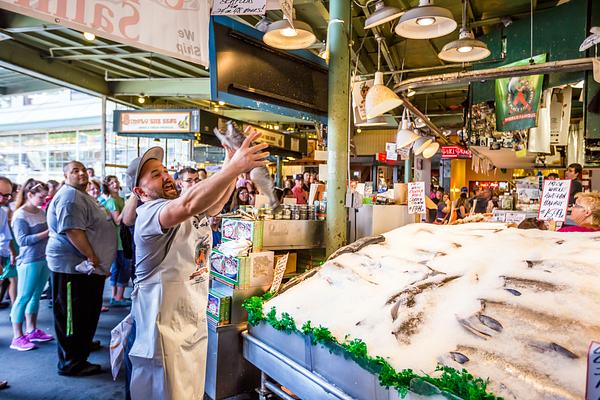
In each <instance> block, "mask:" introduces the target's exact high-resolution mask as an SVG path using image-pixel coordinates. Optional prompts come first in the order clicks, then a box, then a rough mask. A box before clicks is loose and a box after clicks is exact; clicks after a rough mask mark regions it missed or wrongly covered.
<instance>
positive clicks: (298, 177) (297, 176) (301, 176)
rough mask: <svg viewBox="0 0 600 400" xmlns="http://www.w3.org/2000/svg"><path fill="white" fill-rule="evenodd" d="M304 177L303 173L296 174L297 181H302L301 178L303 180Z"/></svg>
mask: <svg viewBox="0 0 600 400" xmlns="http://www.w3.org/2000/svg"><path fill="white" fill-rule="evenodd" d="M303 179H304V175H302V174H298V175H296V180H297V181H301V180H303Z"/></svg>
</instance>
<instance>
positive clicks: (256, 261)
mask: <svg viewBox="0 0 600 400" xmlns="http://www.w3.org/2000/svg"><path fill="white" fill-rule="evenodd" d="M262 235H263V221H244V220H240V219H228V218H224V219H223V222H222V238H223V242H227V241H231V240H239V239H243V240H249V241H251V242H252V250H253V251H252V252H250V253H248V255H246V256H237V257H234V256H229V255H226V254H224V253H222V252H221V251H219V250H218V249H213V251H212V254H211V256H210V275H211V280H210V292H209V300H208V309H207V316H208V321H209V323H211V324H213V325H216V326H223V325H227V324H239V323H241V322H245V321H246V320H247V314H246V312H245V310H243V309H242V307H241V305H242V303H243V302H244V300H245V299H247V298H248V297H251V296H255V295H262V294H263V293H264V292H265V291H266V290H268V289H269V287H270V285H271V283H272V282H273V266H274V262H275V261H274V258H275V255H274V253H273V252H272V251H260V250H261V247H262Z"/></svg>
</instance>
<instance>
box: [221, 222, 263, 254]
mask: <svg viewBox="0 0 600 400" xmlns="http://www.w3.org/2000/svg"><path fill="white" fill-rule="evenodd" d="M221 232H222V236H223V240H224V241H227V240H238V239H244V240H249V241H251V242H252V248H253V250H254V251H261V250H262V244H263V232H264V221H246V220H241V219H239V218H223V221H222V222H221Z"/></svg>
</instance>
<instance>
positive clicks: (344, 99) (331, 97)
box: [325, 0, 351, 255]
mask: <svg viewBox="0 0 600 400" xmlns="http://www.w3.org/2000/svg"><path fill="white" fill-rule="evenodd" d="M350 3H351V2H350V1H348V0H330V1H329V15H330V18H331V19H330V26H329V53H330V54H329V60H330V61H329V85H328V90H329V93H328V99H327V100H328V104H329V108H328V116H329V118H328V121H327V145H328V153H327V175H328V179H327V224H326V231H325V247H326V251H327V255H330V254H331V253H333V252H334V251H335V250H337V249H338V248H340V247H342V246H343V245H345V244H346V226H347V224H348V217H347V211H346V208H345V207H344V200H345V195H346V179H347V176H348V131H349V128H350V126H349V114H350V113H349V111H350V47H349V46H348V36H349V27H350ZM338 20H341V21H343V23H342V22H338Z"/></svg>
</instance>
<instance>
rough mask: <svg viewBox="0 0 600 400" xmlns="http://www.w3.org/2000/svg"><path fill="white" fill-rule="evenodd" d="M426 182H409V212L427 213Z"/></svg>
mask: <svg viewBox="0 0 600 400" xmlns="http://www.w3.org/2000/svg"><path fill="white" fill-rule="evenodd" d="M426 212H427V210H426V208H425V182H409V183H408V213H409V214H425V213H426Z"/></svg>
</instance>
